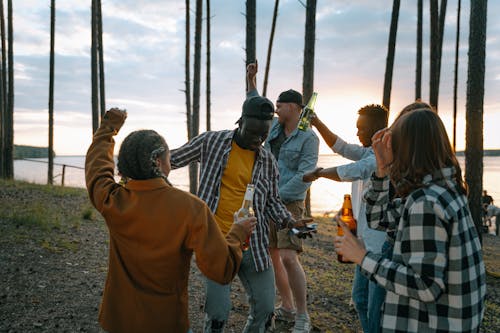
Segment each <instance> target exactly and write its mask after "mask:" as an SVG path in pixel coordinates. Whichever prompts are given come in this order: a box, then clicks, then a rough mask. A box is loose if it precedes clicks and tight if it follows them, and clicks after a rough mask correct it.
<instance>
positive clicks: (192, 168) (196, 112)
mask: <svg viewBox="0 0 500 333" xmlns="http://www.w3.org/2000/svg"><path fill="white" fill-rule="evenodd" d="M195 15H196V16H195V23H194V66H193V113H192V119H191V127H192V128H191V134H192V136H193V137H195V136H197V135H198V134H199V132H200V81H201V34H202V15H203V1H202V0H196V14H195ZM189 180H190V181H189V189H190V191H191V193H196V191H197V189H198V164H197V163H191V164H190V165H189Z"/></svg>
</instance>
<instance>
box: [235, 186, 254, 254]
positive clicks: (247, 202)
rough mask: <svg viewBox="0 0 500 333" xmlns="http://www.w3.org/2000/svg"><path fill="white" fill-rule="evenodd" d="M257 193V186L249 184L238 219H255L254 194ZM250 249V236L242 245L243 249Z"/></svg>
mask: <svg viewBox="0 0 500 333" xmlns="http://www.w3.org/2000/svg"><path fill="white" fill-rule="evenodd" d="M254 192H255V185H254V184H248V185H247V190H246V191H245V196H244V198H243V203H242V204H241V208H240V209H239V210H238V213H237V215H238V218H245V217H253V216H255V213H254V211H253V194H254ZM249 248H250V235H248V237H247V238H246V239H245V241H244V242H243V244H241V249H242V250H243V251H246V250H248V249H249Z"/></svg>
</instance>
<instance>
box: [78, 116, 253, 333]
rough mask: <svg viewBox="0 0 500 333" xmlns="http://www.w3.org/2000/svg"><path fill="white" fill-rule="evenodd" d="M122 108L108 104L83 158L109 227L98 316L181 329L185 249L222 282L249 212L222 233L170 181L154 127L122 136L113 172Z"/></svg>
mask: <svg viewBox="0 0 500 333" xmlns="http://www.w3.org/2000/svg"><path fill="white" fill-rule="evenodd" d="M126 117H127V114H126V112H125V111H122V110H119V109H111V110H109V111H108V112H107V113H106V114H105V115H104V117H103V119H102V123H101V126H100V127H99V129H98V130H97V131H96V133H95V134H94V138H93V142H92V144H91V146H90V148H89V150H88V152H87V157H86V161H85V178H86V183H87V190H88V193H89V196H90V200H91V201H92V204H93V205H94V206H95V207H96V208H97V210H98V211H99V212H100V213H101V214H102V216H103V217H104V219H105V221H106V224H107V226H108V229H109V237H110V240H109V264H108V275H107V278H106V284H105V287H104V293H103V298H102V303H101V307H100V311H99V322H100V324H101V326H102V327H103V328H104V329H105V330H106V331H109V332H182V333H185V332H188V330H189V320H188V293H187V285H188V275H189V267H190V262H191V257H192V254H193V252H194V253H195V254H196V263H197V265H198V267H199V268H200V270H201V271H202V272H203V274H204V275H205V276H207V277H209V278H210V279H212V280H215V281H217V282H219V283H222V284H226V283H229V282H230V281H231V280H232V279H233V277H234V275H235V274H236V273H237V271H238V268H239V265H240V261H241V257H242V254H241V243H242V242H243V241H244V240H245V238H246V236H247V235H248V234H249V233H251V231H252V230H253V228H254V227H255V223H256V222H255V218H250V219H245V220H240V221H236V222H235V223H234V224H233V226H232V228H231V231H230V232H229V233H228V234H227V236H226V239H224V236H223V235H222V233H221V232H220V230H219V228H218V226H217V224H216V223H215V221H214V218H213V217H212V214H211V213H210V210H209V209H208V207H207V206H206V204H205V203H204V202H203V201H201V200H200V199H198V198H197V197H195V196H193V195H191V194H189V193H186V192H184V191H181V190H178V189H176V188H174V187H172V186H171V185H170V183H169V182H168V180H167V175H168V173H169V172H170V152H169V149H168V146H167V144H166V142H165V140H164V139H163V137H161V136H160V135H159V134H158V133H156V132H155V131H151V130H140V131H136V132H132V133H131V134H129V135H128V136H127V137H126V138H125V140H124V141H123V143H122V145H121V148H120V153H119V156H118V170H119V173H120V174H121V176H122V177H123V180H124V183H123V184H118V183H117V182H115V179H114V169H115V165H114V160H113V149H114V139H113V136H114V135H116V134H117V133H118V131H119V129H120V128H121V127H122V125H123V123H124V121H125V118H126Z"/></svg>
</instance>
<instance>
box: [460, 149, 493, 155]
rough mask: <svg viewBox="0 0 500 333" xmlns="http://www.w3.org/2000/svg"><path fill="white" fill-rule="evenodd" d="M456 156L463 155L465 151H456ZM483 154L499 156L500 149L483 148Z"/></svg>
mask: <svg viewBox="0 0 500 333" xmlns="http://www.w3.org/2000/svg"><path fill="white" fill-rule="evenodd" d="M456 155H457V156H464V155H465V152H464V151H463V150H462V151H457V153H456ZM483 156H500V149H486V150H483Z"/></svg>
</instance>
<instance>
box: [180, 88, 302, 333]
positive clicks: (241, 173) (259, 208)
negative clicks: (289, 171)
mask: <svg viewBox="0 0 500 333" xmlns="http://www.w3.org/2000/svg"><path fill="white" fill-rule="evenodd" d="M273 115H274V106H273V104H272V102H271V101H269V100H268V99H267V98H265V97H261V96H255V97H251V98H248V99H247V100H246V101H245V102H244V103H243V111H242V115H241V118H240V119H239V120H238V122H237V124H238V128H237V129H236V130H223V131H216V132H205V133H202V134H200V135H199V136H197V137H195V138H193V139H192V140H190V141H189V142H188V143H186V144H185V145H183V146H182V147H180V148H178V149H175V150H173V151H172V152H171V164H172V168H173V169H176V168H180V167H183V166H185V165H187V164H189V163H191V162H199V163H200V186H199V189H198V196H199V197H200V198H201V199H202V200H204V201H205V202H206V203H207V205H208V206H209V207H210V209H211V210H212V212H213V213H214V216H215V218H216V221H217V223H218V225H219V227H220V229H221V231H222V232H223V233H224V234H225V233H226V232H227V231H228V230H229V228H230V226H231V224H232V223H233V214H234V212H236V211H237V210H238V209H239V208H240V206H241V203H242V201H243V196H244V193H245V189H246V185H247V184H248V183H252V184H254V185H255V194H254V200H253V208H254V211H255V215H256V217H257V226H256V228H255V231H254V232H253V233H252V236H251V239H250V250H248V251H245V252H244V254H243V260H242V263H241V266H240V270H239V273H238V276H239V277H240V280H241V282H242V284H243V286H244V287H245V289H246V292H247V295H248V296H249V303H250V314H249V316H248V320H247V323H246V325H245V329H244V332H263V331H264V329H265V325H266V323H268V322H269V321H270V318H271V316H272V314H273V311H274V297H275V285H274V272H273V268H272V265H270V257H269V249H268V247H269V220H272V221H274V222H275V223H276V225H277V228H278V229H282V228H284V227H292V226H293V225H295V224H298V225H300V224H302V223H303V221H298V222H297V223H296V221H295V220H294V219H293V218H292V216H291V215H290V213H289V212H288V211H287V210H286V208H285V206H284V205H283V203H282V202H281V200H280V197H279V193H278V168H277V165H276V160H275V159H274V158H273V157H272V154H271V153H270V152H268V151H266V150H264V149H263V148H262V143H263V142H264V141H265V139H266V137H267V135H268V133H269V129H270V126H271V121H272V118H273ZM206 293H207V296H206V303H205V312H206V319H205V332H222V331H223V329H224V325H225V323H226V322H227V318H228V317H229V311H230V310H231V300H230V284H228V285H220V284H218V283H216V282H214V281H211V280H209V279H207V280H206Z"/></svg>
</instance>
